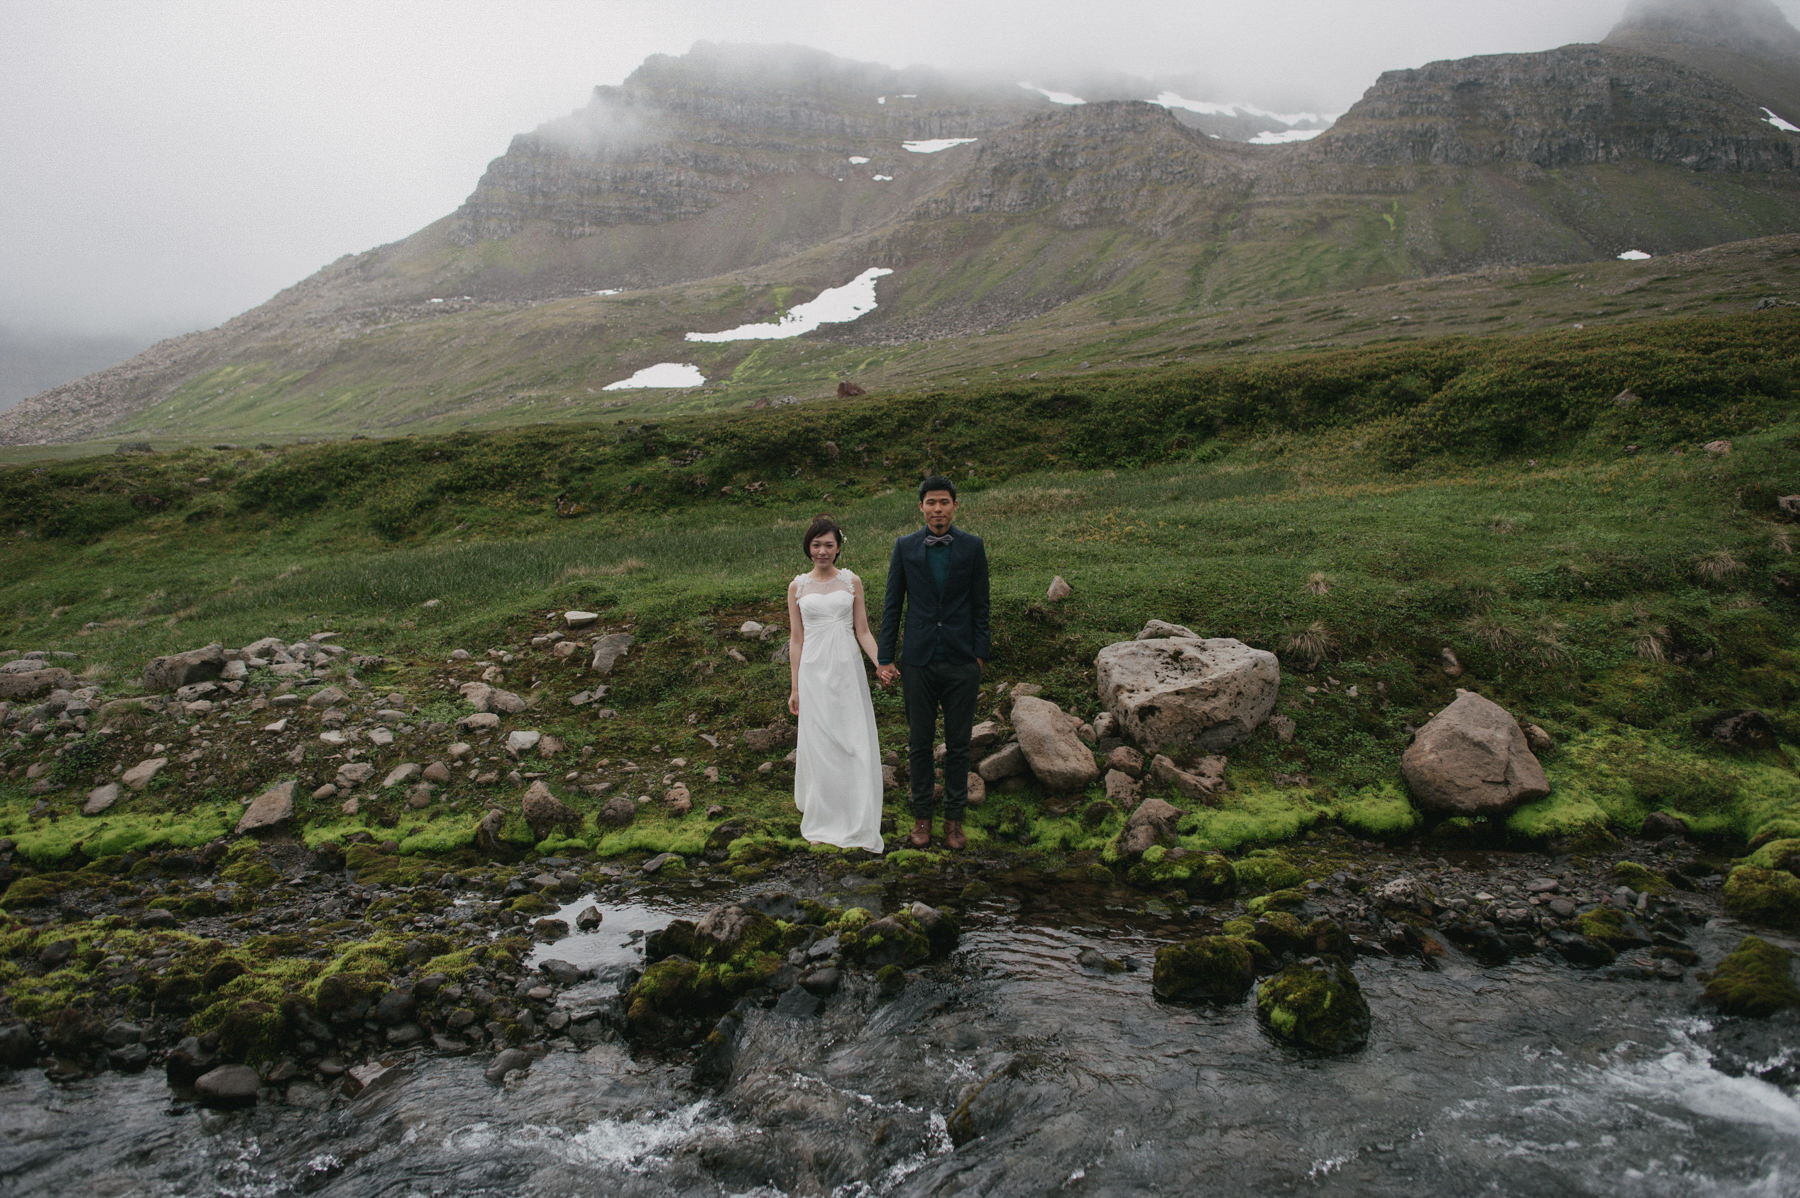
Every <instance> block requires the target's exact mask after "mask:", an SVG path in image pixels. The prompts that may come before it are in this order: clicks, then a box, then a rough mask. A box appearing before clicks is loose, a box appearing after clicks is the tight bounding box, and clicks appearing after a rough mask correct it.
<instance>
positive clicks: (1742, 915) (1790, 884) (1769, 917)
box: [1725, 865, 1800, 932]
mask: <svg viewBox="0 0 1800 1198" xmlns="http://www.w3.org/2000/svg"><path fill="white" fill-rule="evenodd" d="M1725 909H1726V910H1727V911H1729V912H1731V913H1732V914H1733V915H1735V916H1737V917H1738V918H1739V919H1743V920H1748V921H1749V922H1751V923H1760V924H1766V925H1768V926H1769V927H1772V928H1780V929H1782V930H1783V931H1789V932H1793V931H1800V878H1797V877H1795V876H1794V875H1793V874H1790V873H1788V872H1787V871H1786V870H1777V869H1761V868H1758V867H1757V866H1754V865H1740V866H1738V867H1737V868H1736V869H1734V870H1732V871H1731V876H1730V877H1728V878H1726V879H1725Z"/></svg>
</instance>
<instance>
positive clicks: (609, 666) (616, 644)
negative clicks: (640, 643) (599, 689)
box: [593, 632, 634, 675]
mask: <svg viewBox="0 0 1800 1198" xmlns="http://www.w3.org/2000/svg"><path fill="white" fill-rule="evenodd" d="M633 639H634V638H633V637H632V635H631V634H630V633H629V632H609V633H607V634H606V635H605V636H603V637H601V638H600V639H599V640H597V641H595V642H594V661H593V669H594V672H595V673H596V674H602V675H604V674H610V673H612V671H613V667H614V666H615V665H617V664H618V661H619V659H620V658H621V657H624V656H625V654H626V652H627V651H628V650H630V648H631V645H632V641H633Z"/></svg>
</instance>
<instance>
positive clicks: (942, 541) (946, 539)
mask: <svg viewBox="0 0 1800 1198" xmlns="http://www.w3.org/2000/svg"><path fill="white" fill-rule="evenodd" d="M955 539H956V538H955V537H953V536H951V535H950V534H949V533H945V534H944V535H943V536H941V537H933V536H927V537H926V538H925V548H927V549H930V548H931V547H932V546H933V545H948V544H949V543H950V542H951V541H954V540H955Z"/></svg>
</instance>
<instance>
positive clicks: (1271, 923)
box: [1250, 911, 1310, 957]
mask: <svg viewBox="0 0 1800 1198" xmlns="http://www.w3.org/2000/svg"><path fill="white" fill-rule="evenodd" d="M1250 936H1251V939H1253V940H1255V941H1256V942H1257V943H1258V944H1260V945H1262V946H1263V947H1264V948H1266V949H1268V950H1269V955H1270V956H1272V957H1285V956H1297V955H1299V954H1301V953H1304V952H1306V951H1307V949H1308V948H1309V947H1310V941H1308V940H1307V938H1306V928H1305V927H1304V926H1303V925H1302V924H1301V922H1300V921H1299V919H1297V918H1296V917H1295V916H1294V914H1293V913H1292V912H1290V911H1269V912H1266V913H1264V914H1263V915H1261V916H1259V917H1258V918H1257V920H1256V922H1255V923H1254V924H1253V925H1252V926H1251V931H1250Z"/></svg>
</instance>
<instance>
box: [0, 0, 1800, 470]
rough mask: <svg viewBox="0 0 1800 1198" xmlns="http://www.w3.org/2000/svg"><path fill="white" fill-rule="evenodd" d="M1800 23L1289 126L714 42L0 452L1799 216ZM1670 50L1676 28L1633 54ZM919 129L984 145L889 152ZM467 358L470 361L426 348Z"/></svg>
mask: <svg viewBox="0 0 1800 1198" xmlns="http://www.w3.org/2000/svg"><path fill="white" fill-rule="evenodd" d="M1715 10H1718V11H1729V13H1735V14H1736V16H1737V20H1736V23H1735V24H1731V23H1729V22H1728V23H1727V25H1728V26H1729V28H1727V30H1726V34H1725V35H1717V34H1716V33H1715V32H1714V31H1713V29H1712V27H1709V26H1706V24H1705V22H1704V21H1703V20H1700V19H1699V18H1697V17H1696V16H1695V14H1696V13H1700V14H1702V16H1703V15H1704V14H1705V13H1710V12H1714V11H1715ZM1770 13H1773V15H1774V20H1775V22H1778V24H1779V27H1778V28H1777V27H1776V26H1775V25H1773V24H1771V22H1770V20H1769V19H1768V18H1769V14H1770ZM1696 31H1698V32H1696ZM1789 35H1791V39H1790V37H1789ZM1658 39H1660V42H1658ZM1789 40H1792V41H1793V43H1794V44H1795V45H1800V33H1796V32H1795V31H1794V30H1793V29H1792V27H1791V26H1788V25H1787V24H1786V21H1785V19H1784V18H1781V16H1780V13H1779V11H1778V10H1774V9H1773V8H1772V6H1771V5H1768V3H1767V0H1638V2H1637V3H1635V4H1634V5H1633V6H1632V8H1631V10H1629V11H1628V13H1627V15H1626V19H1625V20H1623V21H1622V22H1621V23H1620V25H1619V27H1618V28H1616V29H1615V30H1614V31H1613V34H1611V35H1609V37H1608V39H1607V41H1606V43H1604V44H1601V45H1593V46H1568V47H1561V48H1557V49H1553V50H1548V51H1539V52H1535V53H1528V54H1509V55H1489V56H1480V57H1476V58H1470V59H1460V60H1454V61H1446V62H1439V63H1430V64H1426V65H1425V66H1423V67H1418V68H1411V69H1406V70H1397V71H1389V72H1385V73H1384V74H1383V75H1382V76H1381V77H1380V78H1379V79H1378V80H1377V81H1376V83H1375V84H1374V85H1372V86H1371V87H1370V89H1369V90H1368V92H1367V93H1365V95H1364V97H1363V98H1362V99H1361V100H1359V101H1358V103H1357V104H1356V105H1353V106H1352V107H1351V108H1350V109H1349V110H1348V111H1347V112H1346V113H1345V114H1343V116H1342V117H1341V118H1340V119H1339V120H1338V122H1337V123H1336V125H1335V126H1334V127H1333V128H1332V129H1331V130H1329V131H1327V132H1325V133H1323V134H1321V135H1319V136H1318V137H1316V138H1314V139H1312V140H1310V141H1306V142H1299V143H1294V144H1289V145H1279V146H1256V145H1249V144H1245V143H1242V142H1232V141H1229V140H1226V139H1221V138H1218V137H1216V136H1213V135H1211V134H1209V133H1207V132H1205V131H1204V130H1201V129H1197V128H1196V127H1195V126H1194V125H1193V124H1192V123H1191V122H1190V121H1189V120H1187V119H1185V118H1184V116H1183V114H1180V113H1178V112H1174V111H1172V110H1171V109H1170V108H1169V107H1167V106H1166V105H1158V104H1155V103H1150V102H1144V101H1137V100H1101V101H1095V102H1091V103H1085V104H1079V105H1069V104H1054V103H1051V102H1050V101H1049V100H1048V99H1046V98H1045V97H1044V96H1043V95H1042V94H1040V93H1038V92H1035V91H1032V90H1027V89H1025V88H1020V87H1017V86H1015V85H1007V84H1001V83H997V82H994V81H992V80H979V79H965V78H955V79H953V78H951V77H949V76H946V75H943V74H941V73H937V72H933V71H930V70H928V69H926V68H907V69H905V70H895V69H893V68H888V67H881V66H877V65H874V64H866V63H854V62H850V61H848V60H843V59H838V58H835V57H834V56H831V55H828V54H825V53H823V52H820V51H813V50H807V49H805V48H802V47H757V48H748V49H746V48H744V47H732V46H721V45H715V44H710V43H702V44H701V45H699V46H697V47H696V48H695V50H694V51H692V52H690V54H689V55H686V56H680V57H672V56H654V57H653V58H652V59H650V60H647V61H646V63H645V64H644V65H643V66H642V67H640V69H639V70H638V71H636V72H634V73H633V74H632V76H631V77H630V78H628V79H627V80H626V82H625V83H624V84H622V85H620V86H618V87H613V88H606V87H603V88H597V89H595V93H594V96H593V98H592V99H591V100H590V102H589V104H588V105H587V106H586V107H584V108H583V109H581V110H578V111H577V112H576V113H573V114H570V115H568V116H566V117H563V118H558V119H557V120H555V121H550V122H546V123H545V124H544V125H541V126H539V128H538V129H536V130H533V131H532V132H530V133H527V134H520V135H518V136H517V137H515V138H514V139H513V141H512V144H511V145H510V146H509V147H508V150H507V152H506V153H505V154H503V155H501V156H500V157H498V158H496V159H495V160H494V161H493V162H492V163H490V165H489V167H488V170H487V171H486V172H484V174H483V176H482V178H481V180H480V181H479V182H478V183H477V185H476V187H475V189H474V191H473V192H471V194H470V197H469V199H468V200H467V201H465V203H464V204H463V205H462V206H460V207H459V208H458V209H457V210H456V211H455V212H453V213H451V214H448V215H447V216H445V217H443V218H441V219H440V220H438V221H436V222H433V224H431V225H429V226H427V227H426V228H425V229H422V230H420V231H419V232H418V233H415V234H413V235H412V236H411V237H408V238H405V239H403V240H402V241H399V242H395V243H393V244H390V245H387V246H382V247H378V248H377V249H374V250H370V251H366V252H364V253H362V254H357V255H349V256H346V257H345V258H343V259H340V260H339V261H337V262H334V263H332V264H331V265H329V266H327V267H326V268H324V269H323V270H321V271H319V272H317V273H315V274H314V275H313V276H309V277H308V278H307V279H305V280H302V281H300V282H299V283H297V284H296V285H294V286H293V287H290V288H287V289H285V290H284V291H283V292H282V293H280V294H279V295H277V296H275V297H273V298H272V299H271V300H270V301H268V302H267V303H265V304H263V305H260V306H259V307H258V308H256V309H253V310H251V311H250V312H247V313H244V314H242V315H241V316H239V317H236V318H234V319H233V320H231V321H229V322H227V323H226V324H225V325H222V326H220V327H219V328H218V329H215V330H210V331H208V332H205V333H199V334H193V335H191V336H190V337H189V338H185V339H182V340H181V341H180V342H178V343H165V344H164V345H163V346H159V347H155V348H153V349H152V350H151V351H148V352H147V353H146V354H145V355H140V358H138V359H133V360H132V362H129V363H126V364H124V365H123V366H121V367H119V368H116V369H114V370H112V371H107V372H103V373H102V374H101V375H96V376H91V377H90V378H88V379H84V380H79V381H78V382H77V383H74V384H70V385H68V386H66V387H63V388H58V389H55V390H53V391H51V392H47V393H45V395H43V396H39V397H36V398H35V399H32V400H28V401H26V402H25V403H23V404H21V405H19V406H18V407H17V408H15V409H13V410H12V411H11V412H6V413H0V443H20V442H24V441H30V440H34V439H36V440H69V439H79V438H82V437H93V436H98V435H100V434H101V433H102V432H104V431H108V430H118V429H130V430H134V431H139V432H142V431H146V430H147V429H149V428H150V427H151V426H152V424H153V423H154V421H153V420H152V417H151V416H150V415H149V413H150V412H151V411H152V409H155V410H158V411H162V412H164V414H165V415H164V420H163V422H162V423H163V425H164V426H166V427H169V428H170V429H171V430H172V429H174V428H178V427H179V428H191V429H192V432H191V434H190V435H204V433H203V432H202V431H201V428H202V427H203V425H204V421H201V422H200V423H198V424H196V423H195V421H198V420H199V419H200V418H199V417H198V416H190V415H187V414H184V413H188V414H191V413H201V412H213V413H217V412H220V411H223V410H224V409H226V408H229V409H231V410H233V411H234V412H236V413H238V416H239V417H242V416H244V414H246V413H250V412H254V411H261V412H266V413H268V420H269V421H273V420H274V419H275V414H276V413H278V412H295V413H305V414H306V415H305V419H304V420H301V419H299V418H298V417H295V418H294V424H293V427H294V428H295V429H299V428H307V429H311V430H315V431H331V430H333V429H335V430H339V431H357V430H364V431H369V430H381V431H393V430H395V429H399V428H404V427H408V426H409V421H411V420H414V419H416V418H418V416H419V414H420V413H431V414H432V415H431V418H432V419H448V418H451V417H453V416H454V415H455V414H456V413H457V412H459V411H466V412H468V413H469V414H470V415H471V418H475V417H476V416H478V415H480V414H482V413H488V414H491V413H493V412H495V411H497V410H499V409H501V408H504V407H505V406H506V404H508V403H511V402H515V401H514V400H509V399H508V398H507V397H508V396H517V395H519V394H521V393H525V394H555V393H557V392H558V391H560V392H561V393H562V394H563V396H564V397H565V399H564V406H565V407H570V408H580V406H581V404H580V403H577V402H576V401H577V400H579V399H580V397H581V396H582V395H583V394H593V393H595V392H596V391H597V390H598V389H599V388H601V387H603V386H605V385H607V384H610V383H612V382H613V381H615V380H616V379H619V378H623V377H624V376H626V375H628V374H630V373H631V372H632V371H634V370H636V369H639V368H641V367H643V366H645V365H649V364H652V363H655V362H657V361H666V360H669V359H670V358H671V357H681V358H683V359H685V360H703V361H704V364H705V365H706V367H707V370H706V373H707V376H708V377H709V378H712V379H715V380H719V381H717V382H715V383H714V384H712V385H710V387H709V391H708V393H709V394H714V393H716V394H717V395H720V396H725V397H727V398H726V399H723V400H720V402H739V403H742V402H749V401H750V399H752V398H754V397H755V396H756V394H758V393H759V392H760V393H766V391H767V389H768V388H770V387H790V388H792V387H799V388H801V389H802V390H803V391H805V392H806V393H817V392H816V390H814V389H815V388H818V387H820V386H827V387H829V386H834V385H835V381H836V379H835V378H822V377H818V376H817V374H816V371H815V372H814V373H809V371H811V370H813V369H814V368H812V367H810V366H807V365H806V364H805V363H804V359H805V358H806V356H807V354H808V353H809V352H811V351H810V350H809V349H808V348H807V347H808V346H838V347H840V348H844V347H849V348H855V347H864V348H875V347H884V346H889V347H891V346H894V345H897V344H903V343H910V342H920V341H927V340H931V339H941V338H946V337H950V338H955V337H962V338H968V337H978V336H982V335H986V334H991V333H993V332H995V331H996V330H1000V329H1004V328H1007V327H1009V326H1012V325H1015V324H1021V323H1022V322H1023V323H1027V324H1028V323H1029V322H1033V321H1042V320H1045V319H1047V318H1049V317H1050V315H1051V314H1053V313H1058V312H1061V313H1062V315H1061V316H1059V317H1057V319H1058V320H1059V321H1060V322H1061V323H1062V324H1063V325H1064V326H1066V327H1068V328H1070V329H1080V328H1096V327H1101V326H1103V325H1104V324H1105V322H1107V321H1112V320H1117V319H1119V318H1120V317H1121V316H1132V317H1140V316H1154V315H1158V314H1162V315H1172V314H1177V313H1180V312H1184V311H1190V312H1202V311H1212V310H1218V309H1221V308H1234V307H1246V306H1254V305H1258V304H1266V303H1271V302H1279V301H1283V300H1289V299H1293V298H1295V297H1298V296H1304V295H1308V294H1320V295H1323V294H1328V293H1332V292H1341V291H1345V290H1347V289H1350V288H1355V287H1361V286H1371V285H1384V284H1389V283H1394V282H1398V281H1401V280H1405V279H1422V278H1428V277H1431V276H1434V275H1442V274H1449V273H1456V272H1466V271H1471V270H1480V269H1483V268H1487V267H1505V268H1511V267H1517V266H1522V265H1531V264H1539V265H1548V264H1552V263H1560V262H1580V261H1584V260H1592V259H1595V258H1602V257H1610V256H1612V255H1614V254H1617V253H1619V252H1620V251H1622V250H1625V249H1642V250H1647V251H1649V252H1651V253H1654V254H1658V255H1662V254H1667V253H1677V252H1682V251H1688V250H1696V249H1699V248H1702V247H1703V246H1706V245H1712V244H1718V243H1724V242H1731V241H1737V240H1741V239H1745V238H1758V237H1767V236H1771V235H1779V234H1785V233H1794V232H1800V181H1797V180H1796V178H1795V176H1794V168H1795V166H1796V165H1800V135H1796V134H1792V133H1788V132H1785V131H1783V130H1782V129H1781V128H1779V127H1778V126H1777V125H1775V124H1773V123H1771V122H1770V121H1769V120H1768V119H1767V118H1766V117H1765V116H1764V114H1763V113H1762V111H1761V108H1762V107H1764V106H1766V105H1761V104H1760V101H1761V100H1762V99H1763V98H1766V97H1776V96H1777V93H1778V92H1780V91H1781V89H1782V88H1784V87H1786V86H1788V85H1789V84H1793V85H1794V88H1795V90H1796V92H1800V53H1796V54H1795V55H1794V56H1793V58H1792V61H1788V60H1787V59H1786V58H1784V57H1783V56H1784V54H1785V53H1786V51H1785V49H1784V47H1785V46H1787V44H1788V41H1789ZM1652 42H1657V43H1658V44H1667V45H1668V46H1672V47H1674V48H1675V49H1674V50H1671V51H1670V52H1669V53H1661V54H1652V53H1646V52H1642V51H1641V50H1640V49H1638V48H1635V47H1638V46H1640V45H1645V44H1650V43H1652ZM1676 51H1679V53H1677V52H1676ZM1731 53H1747V54H1749V55H1750V56H1751V58H1750V59H1749V60H1747V61H1750V62H1751V63H1752V65H1753V66H1754V67H1755V68H1756V69H1755V71H1753V72H1752V73H1751V75H1752V77H1751V78H1750V80H1749V81H1750V83H1751V84H1753V85H1754V87H1755V88H1756V89H1758V90H1755V91H1746V90H1744V88H1742V87H1739V86H1738V80H1737V79H1736V77H1735V76H1734V77H1733V78H1732V80H1731V81H1727V79H1725V78H1722V77H1721V76H1720V74H1719V73H1718V71H1719V70H1721V69H1723V68H1719V67H1717V64H1716V63H1715V69H1712V70H1709V69H1706V68H1705V67H1704V66H1702V65H1698V64H1699V63H1701V62H1702V61H1703V60H1706V61H1711V60H1712V59H1708V56H1709V55H1710V56H1713V59H1717V57H1718V56H1719V55H1721V54H1731ZM771 72H773V73H774V74H775V75H776V76H778V81H777V82H776V83H773V84H771V83H769V82H768V81H767V79H768V76H769V75H770V73H771ZM1757 72H1760V73H1757ZM1127 86H1128V85H1121V88H1122V89H1124V88H1125V87H1127ZM915 87H916V88H922V89H924V90H923V91H918V92H910V91H905V90H902V89H907V88H915ZM933 89H936V90H935V91H934V90H933ZM926 138H942V139H946V140H957V141H962V140H964V139H967V140H968V143H969V144H958V145H955V146H954V147H951V148H942V149H937V148H936V147H930V148H933V149H937V152H931V153H920V152H915V150H909V149H906V148H904V146H903V145H902V143H903V142H905V141H909V140H912V139H926ZM871 266H879V267H883V268H886V269H889V270H892V271H894V272H895V273H894V275H893V276H892V277H890V278H887V279H885V280H884V281H883V282H882V284H881V290H880V296H881V298H880V304H879V306H878V308H877V309H876V310H875V311H874V312H873V313H871V314H869V315H867V316H865V317H864V318H862V319H861V320H859V321H858V322H856V323H855V324H854V325H845V326H838V327H835V328H828V329H827V330H824V331H822V332H820V333H818V334H814V335H812V336H811V337H810V338H809V339H808V340H807V342H806V343H805V344H804V345H800V346H785V345H768V344H760V345H755V346H749V347H746V346H744V345H742V344H738V345H728V346H722V347H717V348H707V349H704V350H702V349H698V348H696V347H693V346H692V345H691V344H689V343H686V342H685V341H684V340H683V337H684V334H685V333H686V332H690V331H711V330H714V329H723V328H730V327H733V326H735V325H738V324H742V323H750V322H754V321H759V320H765V321H766V320H770V319H773V318H775V317H776V316H778V315H779V314H780V313H781V312H782V311H784V310H785V309H786V307H787V306H790V305H791V304H793V303H797V302H800V301H802V300H804V299H806V298H809V297H810V296H811V295H815V294H817V293H818V292H819V291H820V290H822V289H823V288H825V287H830V286H836V285H840V284H842V283H844V282H846V281H847V280H848V279H849V278H851V277H853V276H854V275H856V274H858V273H860V272H861V271H863V270H865V269H867V268H869V267H871ZM614 291H622V292H623V293H622V294H606V293H610V292H614ZM571 339H573V340H571ZM459 355H460V356H459ZM452 360H455V361H465V362H467V363H468V364H469V368H468V369H467V370H465V372H464V373H463V374H461V375H457V376H446V375H445V374H444V373H443V372H442V370H441V369H438V368H437V367H433V368H430V369H420V368H419V367H418V365H415V366H414V367H412V368H411V369H409V368H408V366H407V363H408V362H413V363H415V364H423V363H426V362H436V363H439V364H441V363H444V362H448V361H452ZM860 360H861V359H856V358H854V357H850V358H846V359H844V361H845V362H846V363H847V364H843V365H839V366H838V367H837V368H836V372H837V373H841V372H844V371H846V370H856V371H860V370H862V369H868V368H869V367H866V366H865V367H858V366H856V362H857V361H860ZM427 380H428V381H427ZM730 397H736V398H730ZM585 402H586V401H585V400H581V403H585ZM496 405H498V407H496ZM409 413H411V415H409ZM235 418H236V417H234V419H235ZM480 418H483V419H485V418H487V417H486V416H481V417H480Z"/></svg>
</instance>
